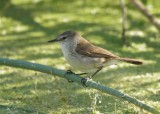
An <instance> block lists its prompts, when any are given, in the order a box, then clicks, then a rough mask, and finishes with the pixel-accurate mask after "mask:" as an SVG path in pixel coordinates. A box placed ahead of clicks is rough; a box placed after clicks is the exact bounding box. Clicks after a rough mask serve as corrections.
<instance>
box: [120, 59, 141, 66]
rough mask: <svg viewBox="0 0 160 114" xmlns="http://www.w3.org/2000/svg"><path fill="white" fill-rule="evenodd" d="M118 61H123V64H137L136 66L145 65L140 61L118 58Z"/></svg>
mask: <svg viewBox="0 0 160 114" xmlns="http://www.w3.org/2000/svg"><path fill="white" fill-rule="evenodd" d="M118 60H120V61H123V62H127V63H131V64H135V65H142V64H143V62H142V61H140V60H136V59H130V58H118Z"/></svg>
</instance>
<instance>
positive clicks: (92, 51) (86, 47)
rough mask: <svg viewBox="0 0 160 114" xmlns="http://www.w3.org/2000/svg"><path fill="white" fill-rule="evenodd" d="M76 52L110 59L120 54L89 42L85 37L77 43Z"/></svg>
mask: <svg viewBox="0 0 160 114" xmlns="http://www.w3.org/2000/svg"><path fill="white" fill-rule="evenodd" d="M75 51H76V53H79V54H81V55H85V56H89V57H99V58H102V57H104V58H108V59H113V58H118V56H116V55H114V54H112V53H111V52H109V51H107V50H105V49H103V48H100V47H97V46H94V45H93V44H91V43H90V42H88V41H87V40H85V39H81V40H80V41H79V43H78V44H77V47H76V49H75Z"/></svg>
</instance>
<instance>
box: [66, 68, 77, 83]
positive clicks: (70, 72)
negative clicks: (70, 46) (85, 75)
mask: <svg viewBox="0 0 160 114" xmlns="http://www.w3.org/2000/svg"><path fill="white" fill-rule="evenodd" d="M66 74H75V73H74V72H72V71H71V70H67V72H66ZM68 82H69V83H72V82H74V81H72V80H69V79H68Z"/></svg>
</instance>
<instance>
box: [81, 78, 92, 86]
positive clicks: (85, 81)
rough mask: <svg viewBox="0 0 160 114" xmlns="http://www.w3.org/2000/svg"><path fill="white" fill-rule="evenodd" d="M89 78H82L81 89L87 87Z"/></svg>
mask: <svg viewBox="0 0 160 114" xmlns="http://www.w3.org/2000/svg"><path fill="white" fill-rule="evenodd" d="M90 79H91V78H82V80H81V83H82V85H83V87H87V85H86V83H87V81H88V80H90Z"/></svg>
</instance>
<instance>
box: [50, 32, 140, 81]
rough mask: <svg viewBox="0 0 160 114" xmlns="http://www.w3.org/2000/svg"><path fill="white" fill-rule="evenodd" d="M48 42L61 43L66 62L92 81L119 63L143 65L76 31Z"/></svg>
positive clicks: (62, 34)
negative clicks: (94, 43)
mask: <svg viewBox="0 0 160 114" xmlns="http://www.w3.org/2000/svg"><path fill="white" fill-rule="evenodd" d="M48 42H59V43H60V47H61V50H62V53H63V55H64V58H65V60H66V61H67V62H68V63H69V64H70V66H71V67H72V68H73V69H77V70H79V71H81V72H83V73H82V74H85V73H87V74H90V75H89V77H88V78H89V79H92V78H93V76H95V75H96V74H97V73H98V72H99V71H101V70H102V69H103V68H104V67H107V66H110V65H115V64H117V63H118V62H119V61H121V62H126V63H131V64H135V65H141V64H142V63H143V62H142V61H141V60H136V59H131V58H124V57H119V56H117V55H115V54H113V53H112V52H110V51H108V50H106V49H104V48H101V47H99V46H96V45H93V44H92V43H91V42H89V41H88V40H86V39H85V38H83V37H82V35H81V34H80V33H78V32H75V31H71V30H69V31H65V32H63V33H61V34H60V35H58V37H56V38H55V39H53V40H49V41H48Z"/></svg>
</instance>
